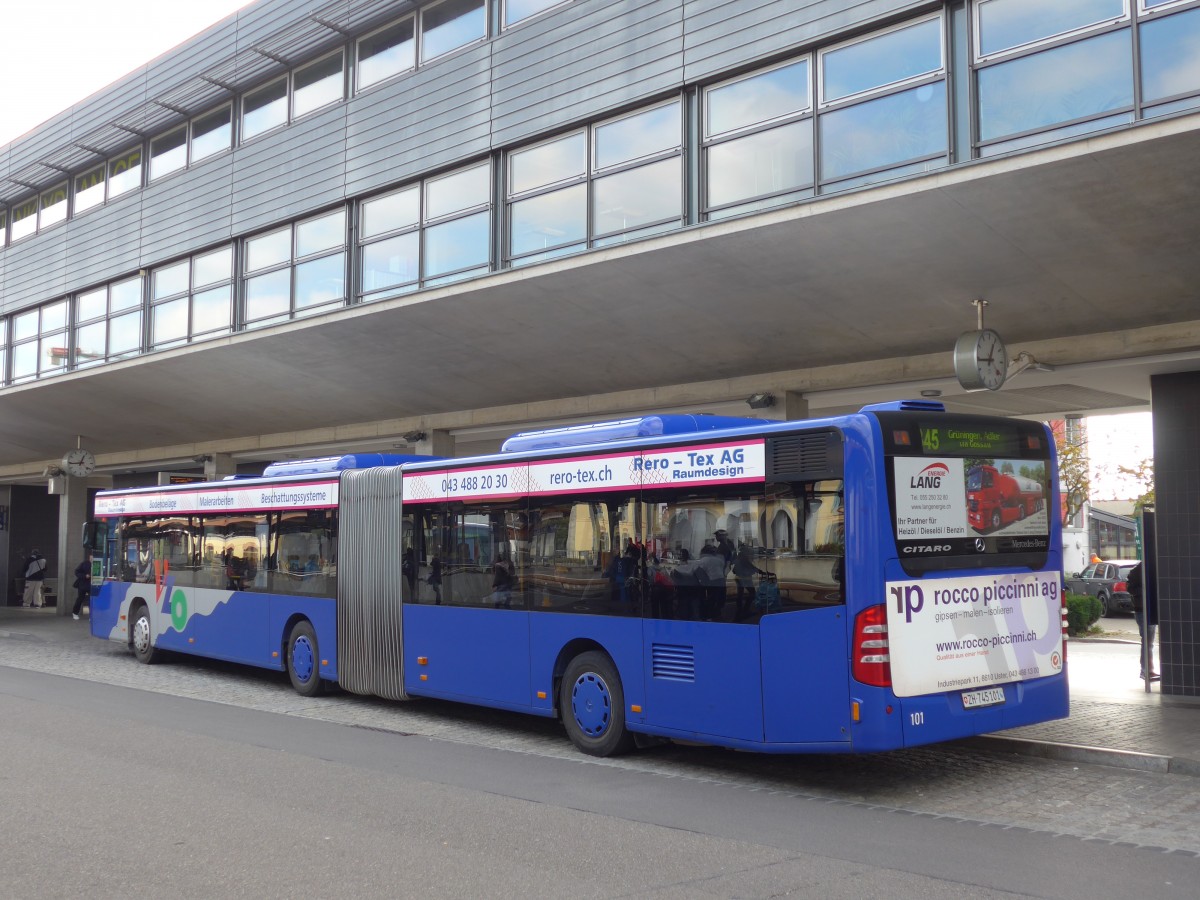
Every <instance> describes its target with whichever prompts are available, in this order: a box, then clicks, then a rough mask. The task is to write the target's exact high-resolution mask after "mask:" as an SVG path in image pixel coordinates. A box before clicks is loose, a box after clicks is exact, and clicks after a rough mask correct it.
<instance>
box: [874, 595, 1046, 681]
mask: <svg viewBox="0 0 1200 900" xmlns="http://www.w3.org/2000/svg"><path fill="white" fill-rule="evenodd" d="M1060 585H1061V578H1060V575H1059V574H1058V573H1057V572H1021V573H1011V574H1006V575H976V576H972V577H968V578H936V579H932V578H926V579H922V580H920V581H915V580H902V581H889V582H887V586H886V591H887V622H888V652H889V654H890V656H891V666H892V689H893V690H894V691H895V693H896V695H897V696H899V697H915V696H919V695H921V694H937V693H942V692H945V691H953V690H961V691H973V690H976V689H978V688H984V687H987V686H989V685H998V684H1005V683H1007V682H1012V681H1024V680H1026V679H1029V678H1043V677H1045V676H1047V675H1055V674H1057V673H1059V672H1061V671H1062V667H1063V655H1062V652H1063V637H1062V610H1061V597H1060V594H1059V588H1060Z"/></svg>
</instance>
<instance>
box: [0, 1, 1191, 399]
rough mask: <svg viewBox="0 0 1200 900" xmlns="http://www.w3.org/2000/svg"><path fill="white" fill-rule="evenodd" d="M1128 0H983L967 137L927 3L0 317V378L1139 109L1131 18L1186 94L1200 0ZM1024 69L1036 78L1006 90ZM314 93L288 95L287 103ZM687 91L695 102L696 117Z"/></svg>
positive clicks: (502, 263) (1160, 106) (213, 119)
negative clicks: (1044, 1)
mask: <svg viewBox="0 0 1200 900" xmlns="http://www.w3.org/2000/svg"><path fill="white" fill-rule="evenodd" d="M472 2H473V0H472ZM1130 2H1132V0H1074V2H1072V3H1071V4H1063V5H1062V7H1061V8H1058V7H1056V10H1055V14H1054V15H1053V16H1044V15H1039V14H1038V13H1039V11H1043V10H1042V6H1041V5H1040V4H1038V3H1033V2H1031V0H977V2H976V3H975V4H974V6H973V7H972V9H973V10H974V11H975V19H974V27H973V29H972V30H971V37H970V41H971V42H972V44H973V45H974V47H975V49H976V52H977V53H978V54H979V55H980V56H981V57H986V58H985V59H984V60H983V62H982V63H981V64H980V65H978V66H977V67H976V68H975V69H974V72H975V76H976V83H975V87H976V93H977V101H978V105H977V108H976V116H975V117H974V119H975V129H976V131H975V134H973V135H971V137H970V138H969V139H968V138H964V137H961V136H960V130H959V129H957V128H955V129H954V131H953V132H952V128H953V127H954V123H952V121H951V119H952V117H951V116H950V115H949V109H948V106H949V99H948V92H949V85H948V80H949V67H948V65H947V57H948V56H949V55H952V54H950V53H948V48H947V44H948V43H952V42H954V41H959V42H960V44H961V45H964V46H965V44H966V43H967V41H968V29H967V28H966V26H965V25H963V26H962V27H961V30H960V29H959V26H958V23H957V20H956V22H952V23H949V24H951V27H949V28H948V27H947V24H948V23H947V21H946V20H945V19H944V17H943V16H942V15H940V14H932V15H925V16H923V17H921V18H918V19H915V20H912V21H909V22H904V23H900V24H898V25H895V26H892V27H890V28H887V29H885V30H882V31H879V32H876V33H873V34H868V35H866V36H862V37H858V38H855V39H853V40H851V41H846V42H843V43H840V44H837V45H833V46H830V47H827V48H822V49H819V50H817V51H815V52H813V53H809V54H806V55H804V56H801V57H797V58H793V59H791V60H787V61H785V62H781V63H776V64H774V65H772V66H770V67H768V68H765V69H762V70H759V71H755V72H751V73H748V74H744V75H739V76H737V77H735V78H732V79H727V80H724V81H721V82H717V83H714V84H711V85H708V86H705V87H703V88H701V89H698V90H696V89H692V90H688V91H684V92H682V93H681V94H680V95H678V96H675V97H672V98H669V99H665V100H661V101H659V102H657V103H654V104H652V105H650V106H647V107H644V108H641V109H636V110H633V111H630V112H626V113H623V114H621V115H618V116H615V117H611V118H607V119H604V120H600V121H597V122H594V123H590V124H587V125H584V126H581V127H577V128H575V129H572V130H570V131H568V132H565V133H560V134H556V135H554V136H553V137H549V138H542V139H540V140H538V141H535V142H532V143H529V144H525V145H521V146H518V147H515V148H513V149H511V150H508V151H506V152H503V153H496V154H494V155H493V156H491V157H489V158H486V159H482V160H478V161H476V162H473V163H470V164H468V165H465V166H462V167H460V168H458V169H456V170H453V171H451V172H447V173H439V174H437V175H434V176H430V177H427V178H424V179H420V180H418V181H415V182H412V183H408V184H404V185H401V186H398V187H396V188H393V189H390V190H388V191H386V192H384V193H381V194H377V195H372V196H369V197H364V198H360V199H359V200H357V201H356V202H354V203H352V204H348V205H345V206H342V207H339V208H337V209H334V210H330V211H326V212H323V213H321V214H319V215H315V216H310V217H307V218H304V219H301V220H298V221H295V222H292V223H289V224H287V225H283V226H277V227H274V228H271V229H270V230H268V231H265V232H262V233H259V234H255V235H250V236H248V237H245V238H243V239H242V240H240V241H239V242H237V243H236V244H233V245H227V246H224V247H220V248H216V249H212V250H206V251H204V252H203V253H199V254H196V255H194V256H191V257H188V258H185V259H183V260H177V261H174V262H171V263H168V264H166V265H163V266H159V267H157V268H154V269H153V270H152V271H151V272H150V273H149V275H148V277H146V278H144V277H143V276H142V275H136V276H132V277H128V278H124V279H119V280H117V281H114V282H112V283H110V284H107V285H104V286H102V287H99V288H96V289H94V290H90V291H85V292H83V293H81V294H78V295H76V297H75V298H74V301H73V305H72V304H71V303H70V302H69V301H68V300H57V301H54V302H51V303H46V304H42V305H41V306H39V307H37V308H35V309H30V310H24V311H22V312H19V313H15V314H13V315H12V316H10V317H9V318H7V319H6V318H0V327H2V328H3V331H0V334H2V335H3V340H2V341H0V345H2V346H0V352H3V354H4V355H3V356H0V384H3V383H15V382H20V381H24V380H28V379H32V378H38V377H43V376H46V375H52V374H55V373H58V372H62V371H65V370H67V369H71V368H80V367H83V366H88V365H94V364H99V363H103V362H109V361H114V360H119V359H122V358H125V357H127V356H131V355H136V354H139V353H143V352H147V351H150V350H160V349H166V348H169V347H172V346H177V345H179V344H182V343H186V342H189V341H193V340H201V339H206V338H211V337H214V336H219V335H223V334H228V333H230V332H233V331H238V330H242V329H247V328H257V327H263V326H267V325H272V324H277V323H280V322H285V321H289V320H291V319H295V318H298V317H302V316H307V315H311V314H314V313H319V312H326V311H329V310H331V309H337V308H340V307H342V306H345V305H347V304H350V303H357V302H371V301H377V300H384V299H388V298H391V297H396V296H399V295H401V294H405V293H409V292H412V291H416V290H420V289H422V288H429V287H435V286H438V285H442V284H447V283H450V282H453V281H457V280H461V279H464V278H470V277H474V276H478V275H482V274H486V273H488V272H490V271H494V270H496V269H499V268H505V267H514V266H521V265H527V264H531V263H535V262H539V261H543V260H546V259H550V258H554V257H559V256H563V255H566V254H570V253H577V252H582V251H586V250H589V249H594V248H598V247H603V246H607V245H610V244H613V243H617V242H621V241H628V240H633V239H638V238H642V237H646V236H649V235H653V234H657V233H660V232H663V231H667V230H671V229H676V228H679V227H682V226H683V225H685V224H689V223H696V222H702V221H711V220H717V219H721V218H724V217H728V216H731V215H736V214H743V213H747V212H752V211H755V210H760V209H765V208H769V207H771V206H776V205H779V204H781V203H789V202H795V201H797V200H803V199H806V198H808V197H812V196H816V195H818V194H821V193H827V192H831V191H838V190H844V189H847V188H852V187H858V186H861V185H864V184H867V183H871V182H876V181H881V180H884V179H888V178H895V177H898V176H901V175H905V174H909V173H913V172H919V171H924V170H927V169H931V168H934V167H937V166H944V165H947V164H948V163H949V161H950V159H951V153H952V148H951V145H952V140H951V134H952V133H953V134H954V135H955V136H956V140H958V141H960V142H961V141H965V140H970V142H971V143H972V145H973V149H974V152H975V153H978V154H985V155H986V154H988V153H993V152H998V151H999V150H1002V149H1013V148H1015V147H1019V146H1024V144H1025V143H1026V142H1028V143H1034V142H1044V141H1046V140H1052V139H1057V138H1059V137H1061V136H1063V135H1064V134H1073V133H1076V132H1077V131H1080V130H1087V129H1093V130H1094V129H1095V128H1098V127H1107V125H1108V123H1109V122H1110V121H1111V115H1112V114H1113V112H1114V110H1115V111H1116V113H1117V114H1118V115H1121V116H1126V117H1128V116H1130V115H1131V114H1132V109H1133V107H1132V106H1130V104H1131V103H1132V102H1133V100H1132V92H1133V88H1132V83H1133V80H1132V78H1130V77H1129V73H1130V72H1131V71H1132V65H1133V61H1132V58H1129V59H1128V60H1124V61H1121V60H1122V59H1123V57H1122V56H1121V53H1122V52H1123V51H1124V50H1126V49H1128V46H1129V42H1130V40H1131V27H1132V25H1131V23H1133V22H1135V21H1136V22H1137V23H1138V25H1137V27H1138V31H1139V35H1140V37H1139V40H1140V41H1141V43H1142V47H1143V48H1146V47H1148V46H1153V47H1154V48H1155V52H1154V53H1153V54H1150V53H1145V52H1143V53H1142V55H1141V62H1140V66H1141V70H1140V71H1141V79H1140V82H1139V86H1140V91H1141V96H1142V103H1143V107H1142V108H1143V110H1144V113H1145V114H1147V115H1149V114H1152V113H1153V114H1159V113H1161V112H1162V111H1164V110H1175V109H1180V108H1184V107H1185V106H1197V105H1200V63H1197V62H1196V60H1197V59H1200V57H1198V56H1197V54H1195V53H1194V52H1191V50H1190V48H1191V47H1194V46H1197V45H1200V2H1197V0H1191V2H1182V0H1158V2H1155V0H1136V2H1137V3H1138V6H1137V7H1136V13H1137V16H1140V17H1141V18H1140V19H1138V18H1137V17H1136V16H1135V15H1134V10H1133V9H1131V8H1130V6H1129V3H1130ZM441 5H442V4H438V5H437V6H434V7H430V9H436V8H437V7H438V6H441ZM470 5H471V4H470V3H466V4H453V3H451V4H450V5H448V6H447V9H446V10H445V12H446V14H447V15H449V13H450V12H452V11H455V10H463V9H466V8H467V7H468V6H470ZM533 5H536V4H533ZM510 6H512V7H514V8H517V9H520V10H525V9H527V8H528V7H529V6H530V4H510ZM508 8H509V6H506V7H505V10H507V9H508ZM439 21H440V20H439ZM448 21H453V18H451V19H450V20H448ZM431 27H432V26H431ZM1106 48H1107V50H1111V49H1112V48H1117V49H1118V50H1119V51H1121V52H1119V53H1117V56H1118V57H1120V59H1118V61H1116V62H1114V61H1113V59H1112V58H1111V56H1110V55H1106V52H1107V51H1106ZM955 52H956V51H955ZM335 57H336V59H335V63H336V65H332V64H329V60H330V59H334V58H335ZM1149 57H1153V58H1149ZM956 58H957V57H956ZM1089 66H1091V67H1092V68H1090V69H1089ZM1081 69H1084V70H1087V71H1090V72H1091V75H1090V79H1091V80H1090V81H1089V80H1087V79H1084V82H1083V84H1084V86H1085V87H1088V88H1089V89H1090V88H1091V87H1095V85H1097V84H1101V85H1102V87H1101V88H1097V89H1096V91H1097V92H1089V90H1082V89H1081V88H1080V85H1077V84H1076V83H1075V81H1074V79H1076V78H1077V76H1078V73H1079V71H1080V70H1081ZM1049 71H1053V73H1054V77H1050V76H1049V75H1048V74H1047V73H1048V72H1049ZM1114 71H1115V72H1117V73H1118V74H1120V73H1124V74H1123V75H1121V77H1122V78H1123V79H1124V82H1123V84H1124V85H1125V86H1126V87H1127V88H1128V94H1125V93H1122V90H1123V89H1124V88H1122V90H1118V89H1116V87H1115V83H1114V82H1112V81H1111V77H1112V73H1113V72H1114ZM340 72H341V55H340V53H339V54H335V56H334V57H324V58H322V59H321V60H318V61H316V62H315V63H312V64H311V65H309V66H305V67H301V68H299V69H297V70H295V72H293V73H292V75H291V76H289V80H287V81H286V82H281V83H283V84H284V87H285V91H284V96H285V97H289V96H290V100H287V101H286V102H285V108H290V109H292V110H293V111H295V110H296V109H297V108H298V107H297V94H296V87H295V86H296V85H300V86H301V87H300V90H307V89H308V88H310V87H315V86H316V85H319V84H321V82H322V78H330V77H333V74H334V73H340ZM322 73H324V74H322ZM1105 79H1110V80H1109V81H1106V80H1105ZM335 80H336V79H335ZM1031 81H1032V82H1034V83H1036V85H1037V90H1036V91H1035V90H1032V89H1028V88H1027V89H1021V88H1020V87H1019V86H1020V85H1021V84H1027V83H1031ZM288 85H291V86H292V87H291V88H290V90H291V91H292V93H291V94H290V95H289V94H288V93H287V91H288V90H289V88H288V87H287V86H288ZM1047 85H1048V86H1047ZM251 96H252V95H247V99H249V98H250V97H251ZM326 96H329V95H323V94H320V93H318V94H313V95H308V97H307V98H305V97H304V96H303V95H301V100H300V101H299V102H300V103H301V106H300V107H299V108H306V107H305V106H304V104H307V103H315V104H320V103H321V102H324V101H323V97H326ZM1031 98H1037V99H1038V101H1039V102H1036V103H1034V102H1030V101H1031ZM1089 98H1091V99H1089ZM693 99H694V100H695V101H696V102H695V107H696V108H697V109H698V111H699V116H698V122H696V123H694V124H693V125H689V124H688V122H687V119H688V116H687V115H686V114H685V111H686V110H687V109H689V108H691V107H692V100H693ZM230 109H231V107H229V106H226V107H224V108H223V109H222V110H219V111H218V113H222V112H223V114H224V118H223V119H222V118H221V116H220V115H213V116H208V115H206V116H202V117H198V118H197V119H194V120H193V121H192V122H190V123H188V125H187V126H185V127H184V128H181V129H179V131H178V136H179V137H178V139H177V140H176V142H175V143H174V144H172V147H171V148H170V149H168V148H167V145H165V144H163V145H159V144H157V142H153V143H152V144H151V156H152V158H151V164H150V165H151V169H152V170H153V168H154V166H155V164H156V162H157V161H158V160H162V163H161V164H162V165H164V166H167V165H171V164H176V165H186V164H188V163H187V162H186V161H183V162H181V160H185V159H186V160H195V159H197V158H199V157H201V156H203V155H204V154H205V153H211V152H218V150H217V149H214V148H219V147H221V146H222V144H221V140H223V139H224V138H212V139H210V137H211V136H212V135H213V134H214V133H215V134H218V135H220V134H221V133H222V128H223V127H225V126H222V124H221V123H222V121H224V122H225V123H226V126H227V125H228V123H229V118H230V116H231V114H232V113H231V112H230ZM693 129H694V131H693ZM226 133H227V132H226ZM692 133H695V135H696V141H695V142H692V141H690V140H689V137H688V136H689V135H690V134H692ZM158 151H161V152H158ZM172 152H175V153H176V154H178V155H177V156H176V157H174V159H175V162H174V163H171V162H170V161H169V160H170V159H171V157H170V154H171V153H172ZM969 156H970V154H967V155H966V156H961V155H960V156H959V157H956V158H969ZM141 168H142V160H141V153H140V150H139V151H134V152H130V153H126V154H124V155H122V156H120V157H116V158H114V159H112V160H109V161H108V162H107V163H106V164H105V165H104V166H102V167H97V168H96V169H95V170H93V171H92V172H90V173H85V175H82V176H77V177H76V178H75V180H74V185H75V192H76V193H75V196H76V198H77V199H78V198H79V197H80V196H82V195H84V194H85V193H86V192H88V191H96V192H97V193H95V194H94V195H89V196H91V197H99V198H101V199H103V198H105V197H111V196H115V195H116V194H119V193H121V192H123V191H125V190H129V189H131V188H130V187H128V185H129V183H130V181H127V180H125V179H132V178H139V177H140V171H141ZM692 172H698V173H699V175H698V177H697V178H696V179H695V187H694V188H693V187H692V185H691V178H692V175H691V174H690V173H692ZM131 173H132V174H131ZM92 176H94V177H92ZM66 188H67V183H66V182H64V183H62V184H59V185H57V186H55V187H53V188H51V189H48V190H46V191H43V192H42V193H41V194H39V196H38V197H37V198H31V200H30V201H29V202H28V203H26V204H21V205H20V206H18V207H14V208H13V209H12V210H11V214H12V215H11V220H10V222H9V224H10V225H11V227H12V229H13V231H14V233H16V232H17V231H18V229H19V228H29V227H30V226H29V225H23V224H22V223H26V222H27V221H28V220H32V221H33V222H34V223H37V222H39V221H41V222H45V223H52V222H54V221H58V219H56V217H57V216H60V215H61V214H62V213H63V212H64V211H65V208H66V202H65V199H64V195H65V193H66ZM494 198H499V199H500V200H501V201H502V202H501V203H500V206H499V207H498V208H497V207H496V205H495V200H494ZM91 202H101V200H92V201H91ZM2 215H3V212H2V211H0V216H2ZM2 222H3V219H2V218H0V223H2ZM351 223H353V224H354V225H355V227H354V228H351V227H350V226H351ZM34 227H36V225H35V226H34Z"/></svg>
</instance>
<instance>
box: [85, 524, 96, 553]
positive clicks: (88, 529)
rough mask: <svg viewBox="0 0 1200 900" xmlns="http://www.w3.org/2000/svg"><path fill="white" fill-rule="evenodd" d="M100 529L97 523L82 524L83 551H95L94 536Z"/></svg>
mask: <svg viewBox="0 0 1200 900" xmlns="http://www.w3.org/2000/svg"><path fill="white" fill-rule="evenodd" d="M99 527H100V523H99V522H84V523H83V549H84V550H95V549H96V543H97V541H96V535H97V532H98V529H99Z"/></svg>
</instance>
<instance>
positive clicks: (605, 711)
mask: <svg viewBox="0 0 1200 900" xmlns="http://www.w3.org/2000/svg"><path fill="white" fill-rule="evenodd" d="M559 712H560V713H561V714H562V720H563V725H564V726H565V727H566V729H567V736H568V737H570V738H571V743H573V744H574V745H575V746H576V747H578V748H579V749H580V750H581V751H583V752H584V753H586V754H588V755H589V756H615V755H617V754H620V753H627V752H628V751H630V750H632V749H633V735H632V734H630V733H629V732H628V731H626V730H625V691H624V690H623V689H622V687H621V676H620V675H618V674H617V667H616V666H615V665H613V662H612V660H611V659H609V658H608V656H607V655H605V654H604V653H599V652H597V651H595V650H589V651H588V652H587V653H581V654H579V656H576V657H575V658H574V659H573V660H571V662H570V664H569V665H568V666H567V669H566V671H565V672H564V673H563V680H562V689H561V692H560V696H559Z"/></svg>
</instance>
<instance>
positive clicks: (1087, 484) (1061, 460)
mask: <svg viewBox="0 0 1200 900" xmlns="http://www.w3.org/2000/svg"><path fill="white" fill-rule="evenodd" d="M1051 428H1052V429H1053V431H1054V443H1055V445H1056V446H1057V447H1058V487H1059V491H1060V492H1061V493H1062V523H1063V524H1064V525H1069V524H1070V523H1071V522H1072V521H1074V519H1075V517H1076V516H1077V515H1079V512H1080V510H1082V509H1083V505H1084V504H1085V503H1087V501H1088V497H1089V495H1090V493H1091V487H1092V477H1091V473H1090V472H1089V466H1088V453H1087V436H1086V434H1085V433H1084V432H1083V431H1082V429H1081V430H1079V431H1077V432H1075V433H1074V434H1070V433H1068V429H1067V427H1066V422H1054V423H1052V425H1051Z"/></svg>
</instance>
